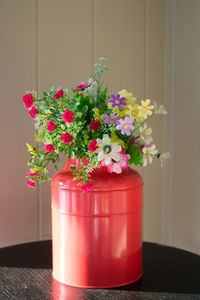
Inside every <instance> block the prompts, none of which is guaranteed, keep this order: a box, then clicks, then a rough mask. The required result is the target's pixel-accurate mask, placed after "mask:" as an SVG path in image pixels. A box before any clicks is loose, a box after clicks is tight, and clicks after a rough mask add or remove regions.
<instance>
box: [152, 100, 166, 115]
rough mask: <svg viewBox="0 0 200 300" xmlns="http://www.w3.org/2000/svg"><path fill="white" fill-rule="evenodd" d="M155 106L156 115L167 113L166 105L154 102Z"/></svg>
mask: <svg viewBox="0 0 200 300" xmlns="http://www.w3.org/2000/svg"><path fill="white" fill-rule="evenodd" d="M154 106H155V115H167V111H166V109H165V108H164V105H160V106H159V107H158V106H157V103H156V102H155V103H154Z"/></svg>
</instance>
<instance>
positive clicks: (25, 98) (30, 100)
mask: <svg viewBox="0 0 200 300" xmlns="http://www.w3.org/2000/svg"><path fill="white" fill-rule="evenodd" d="M22 101H23V102H24V106H25V107H26V108H30V107H31V106H32V105H33V102H34V99H33V96H32V94H25V95H24V96H23V98H22Z"/></svg>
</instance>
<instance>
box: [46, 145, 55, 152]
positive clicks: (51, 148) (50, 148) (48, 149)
mask: <svg viewBox="0 0 200 300" xmlns="http://www.w3.org/2000/svg"><path fill="white" fill-rule="evenodd" d="M44 149H45V150H46V151H47V152H49V153H52V152H53V151H54V150H55V148H54V147H53V145H51V144H47V145H45V146H44Z"/></svg>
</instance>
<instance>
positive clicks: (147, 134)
mask: <svg viewBox="0 0 200 300" xmlns="http://www.w3.org/2000/svg"><path fill="white" fill-rule="evenodd" d="M139 131H140V138H141V140H143V141H144V143H145V144H150V143H151V142H152V141H153V139H152V137H151V133H152V129H151V128H147V124H146V123H145V124H144V126H143V127H140V128H139Z"/></svg>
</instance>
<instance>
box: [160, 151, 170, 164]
mask: <svg viewBox="0 0 200 300" xmlns="http://www.w3.org/2000/svg"><path fill="white" fill-rule="evenodd" d="M170 157H171V154H170V153H169V152H166V153H161V154H160V156H159V160H160V164H161V167H164V165H165V164H166V160H167V159H169V158H170Z"/></svg>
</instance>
